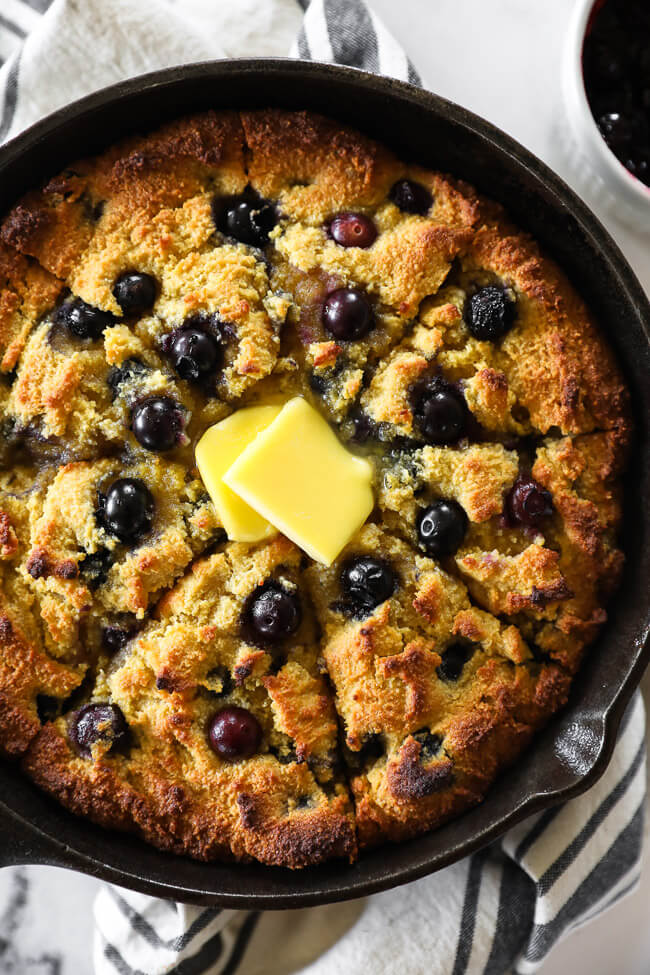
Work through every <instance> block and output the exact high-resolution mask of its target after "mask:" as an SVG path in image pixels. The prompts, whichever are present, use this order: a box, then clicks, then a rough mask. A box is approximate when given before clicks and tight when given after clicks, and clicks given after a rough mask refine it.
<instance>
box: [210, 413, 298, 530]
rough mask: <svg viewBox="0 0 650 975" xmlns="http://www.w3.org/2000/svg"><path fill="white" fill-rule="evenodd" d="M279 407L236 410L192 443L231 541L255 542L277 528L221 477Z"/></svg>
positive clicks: (270, 420)
mask: <svg viewBox="0 0 650 975" xmlns="http://www.w3.org/2000/svg"><path fill="white" fill-rule="evenodd" d="M281 409H282V407H281V406H250V407H247V408H246V409H243V410H238V411H237V412H236V413H233V414H232V415H231V416H228V417H226V419H225V420H221V422H220V423H215V424H214V426H212V427H210V428H209V429H208V430H206V431H205V433H204V434H203V436H202V437H201V439H200V440H199V442H198V444H197V445H196V466H197V467H198V469H199V472H200V474H201V478H202V479H203V483H204V484H205V486H206V488H207V491H208V493H209V495H210V497H211V498H212V502H213V504H214V506H215V508H216V509H217V514H218V515H219V517H220V518H221V523H222V524H223V527H224V528H225V529H226V532H227V534H228V538H230V539H231V541H234V542H259V541H260V540H261V539H263V538H268V537H269V536H270V535H273V534H275V532H276V530H277V529H276V528H274V527H273V525H270V524H269V522H268V521H267V520H266V518H263V517H262V516H261V515H259V514H258V513H257V511H253V509H252V508H251V507H249V505H247V504H246V502H245V501H242V499H241V498H240V497H239V496H238V495H237V494H235V493H234V492H233V491H231V490H230V488H229V487H226V485H225V484H224V483H223V481H222V477H223V475H224V473H225V472H226V471H227V470H228V468H229V467H230V465H231V464H232V462H233V461H234V460H236V459H237V457H239V455H240V454H241V452H242V451H243V450H244V448H245V447H247V446H248V444H249V443H250V442H251V441H252V440H254V439H255V437H256V436H257V435H258V433H260V431H262V430H264V429H265V428H266V427H268V425H269V423H271V422H272V421H273V420H274V419H275V418H276V416H277V415H278V413H279V412H280V410H281Z"/></svg>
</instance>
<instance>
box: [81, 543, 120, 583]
mask: <svg viewBox="0 0 650 975" xmlns="http://www.w3.org/2000/svg"><path fill="white" fill-rule="evenodd" d="M112 564H113V555H112V553H111V552H109V550H108V549H107V548H100V549H99V550H98V551H97V552H92V553H91V554H90V555H86V557H85V559H84V560H83V561H82V562H80V563H79V572H80V574H81V576H82V578H83V580H84V582H85V583H86V585H87V586H88V588H89V589H90V590H92V591H93V592H94V590H95V589H99V587H100V586H103V585H104V583H105V582H106V579H107V578H108V573H109V570H110V568H111V566H112Z"/></svg>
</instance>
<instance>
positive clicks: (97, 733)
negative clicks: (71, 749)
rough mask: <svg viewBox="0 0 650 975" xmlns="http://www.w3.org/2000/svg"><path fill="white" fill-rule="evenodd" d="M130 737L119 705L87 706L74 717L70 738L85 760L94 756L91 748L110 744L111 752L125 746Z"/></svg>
mask: <svg viewBox="0 0 650 975" xmlns="http://www.w3.org/2000/svg"><path fill="white" fill-rule="evenodd" d="M128 737H129V728H128V725H127V723H126V719H125V717H124V715H123V714H122V712H121V710H120V709H119V708H118V706H117V704H85V705H84V706H83V707H82V708H80V709H79V710H78V711H77V712H76V713H75V714H74V715H73V716H72V723H71V725H70V738H71V740H72V742H73V744H74V745H75V747H76V749H77V751H78V752H79V754H80V755H83V756H84V758H90V757H91V755H92V752H91V746H92V745H94V744H95V743H96V742H98V741H105V742H110V747H109V749H108V750H109V751H112V750H113V749H115V748H119V747H120V746H121V745H124V744H125V743H126V742H127V740H128Z"/></svg>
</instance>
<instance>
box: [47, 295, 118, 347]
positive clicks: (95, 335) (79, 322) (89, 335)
mask: <svg viewBox="0 0 650 975" xmlns="http://www.w3.org/2000/svg"><path fill="white" fill-rule="evenodd" d="M56 321H57V322H60V323H61V324H62V325H65V327H66V328H67V329H68V331H70V332H72V334H73V335H75V336H76V337H77V338H80V339H91V340H93V341H96V340H97V339H99V338H101V336H102V333H103V332H104V329H106V328H110V327H111V325H114V324H115V318H114V317H113V315H112V314H111V313H110V311H102V310H101V308H95V307H94V306H93V305H89V304H87V302H85V301H82V299H81V298H73V299H72V301H66V302H65V303H64V304H62V305H61V307H60V308H59V309H58V311H57V313H56Z"/></svg>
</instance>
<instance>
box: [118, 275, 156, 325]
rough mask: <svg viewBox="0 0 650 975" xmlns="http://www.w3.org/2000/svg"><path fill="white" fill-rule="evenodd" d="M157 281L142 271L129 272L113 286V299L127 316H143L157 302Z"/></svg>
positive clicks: (121, 276)
mask: <svg viewBox="0 0 650 975" xmlns="http://www.w3.org/2000/svg"><path fill="white" fill-rule="evenodd" d="M157 290H158V288H157V286H156V279H155V278H152V277H151V275H150V274H144V273H143V272H142V271H127V272H126V274H121V275H120V277H119V278H118V279H117V281H116V282H115V284H114V285H113V297H114V298H115V300H116V302H117V303H118V305H119V306H120V308H121V309H122V312H123V314H125V315H143V314H144V313H145V312H146V311H150V310H151V309H152V308H153V305H154V302H155V300H156V292H157Z"/></svg>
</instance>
